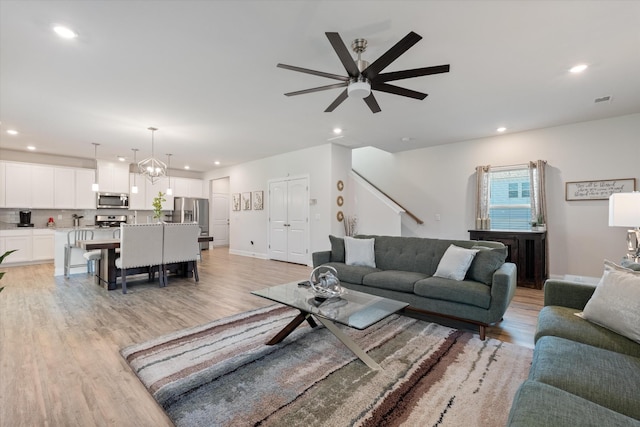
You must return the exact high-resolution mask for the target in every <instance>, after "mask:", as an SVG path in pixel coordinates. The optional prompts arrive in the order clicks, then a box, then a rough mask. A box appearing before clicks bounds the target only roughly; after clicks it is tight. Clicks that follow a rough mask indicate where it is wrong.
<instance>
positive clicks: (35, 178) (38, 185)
mask: <svg viewBox="0 0 640 427" xmlns="http://www.w3.org/2000/svg"><path fill="white" fill-rule="evenodd" d="M53 190H54V167H53V166H46V165H31V205H30V206H29V207H30V208H51V207H52V206H54V202H53V193H54V191H53Z"/></svg>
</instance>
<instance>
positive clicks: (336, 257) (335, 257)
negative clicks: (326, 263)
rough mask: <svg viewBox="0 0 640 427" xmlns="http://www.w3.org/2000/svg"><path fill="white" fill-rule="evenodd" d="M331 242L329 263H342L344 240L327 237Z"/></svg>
mask: <svg viewBox="0 0 640 427" xmlns="http://www.w3.org/2000/svg"><path fill="white" fill-rule="evenodd" d="M329 241H330V242H331V262H344V239H343V238H342V237H336V236H331V235H329Z"/></svg>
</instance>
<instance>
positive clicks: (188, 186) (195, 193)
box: [171, 178, 207, 197]
mask: <svg viewBox="0 0 640 427" xmlns="http://www.w3.org/2000/svg"><path fill="white" fill-rule="evenodd" d="M171 181H172V182H171V183H172V185H173V187H174V188H173V194H174V195H175V196H176V197H207V195H206V194H205V193H204V191H203V188H204V181H203V180H201V179H192V178H171Z"/></svg>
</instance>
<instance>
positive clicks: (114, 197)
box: [96, 193, 129, 209]
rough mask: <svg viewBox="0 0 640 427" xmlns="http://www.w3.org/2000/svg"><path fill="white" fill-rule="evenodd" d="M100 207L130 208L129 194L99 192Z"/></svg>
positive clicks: (97, 203) (98, 202) (98, 204)
mask: <svg viewBox="0 0 640 427" xmlns="http://www.w3.org/2000/svg"><path fill="white" fill-rule="evenodd" d="M97 197H98V199H97V201H96V207H97V208H98V209H129V195H128V194H117V193H98V196H97Z"/></svg>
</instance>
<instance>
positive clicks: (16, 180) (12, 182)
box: [5, 162, 32, 209]
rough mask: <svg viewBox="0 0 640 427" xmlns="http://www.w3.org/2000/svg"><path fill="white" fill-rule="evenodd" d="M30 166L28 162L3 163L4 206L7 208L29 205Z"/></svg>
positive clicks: (26, 206)
mask: <svg viewBox="0 0 640 427" xmlns="http://www.w3.org/2000/svg"><path fill="white" fill-rule="evenodd" d="M31 166H32V165H30V164H28V163H12V162H7V163H6V164H5V179H6V181H5V182H6V183H7V184H6V187H5V206H6V207H8V208H22V209H25V208H30V207H31Z"/></svg>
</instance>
